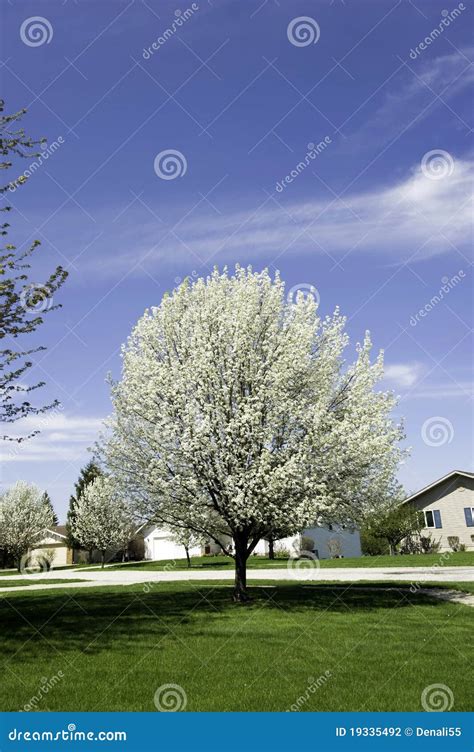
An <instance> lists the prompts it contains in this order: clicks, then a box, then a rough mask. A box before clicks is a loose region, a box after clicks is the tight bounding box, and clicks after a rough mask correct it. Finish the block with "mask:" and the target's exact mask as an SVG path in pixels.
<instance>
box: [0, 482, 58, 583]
mask: <svg viewBox="0 0 474 752" xmlns="http://www.w3.org/2000/svg"><path fill="white" fill-rule="evenodd" d="M53 516H54V512H53V510H52V507H51V506H49V505H47V504H45V502H44V496H43V492H42V491H40V489H39V488H37V486H35V485H33V484H32V483H26V482H25V481H22V480H19V481H17V483H15V485H14V486H12V487H11V488H9V489H8V490H7V491H5V492H4V493H3V494H2V495H1V496H0V548H2V549H4V550H5V551H7V552H8V553H9V554H10V556H11V557H12V558H13V560H14V561H15V562H16V565H17V568H18V571H20V569H21V564H22V558H23V557H24V556H25V555H26V554H27V553H28V550H29V549H30V548H32V547H33V546H34V544H35V542H37V540H38V538H39V537H40V536H41V534H42V533H43V531H44V530H45V529H46V528H49V527H51V526H52V525H53Z"/></svg>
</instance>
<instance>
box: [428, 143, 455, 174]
mask: <svg viewBox="0 0 474 752" xmlns="http://www.w3.org/2000/svg"><path fill="white" fill-rule="evenodd" d="M421 171H422V173H423V175H424V176H425V178H428V179H429V180H443V179H444V178H449V177H450V176H451V175H452V174H453V172H454V159H453V158H452V156H451V154H450V153H449V151H445V150H444V149H432V150H431V151H427V152H426V154H424V155H423V158H422V160H421Z"/></svg>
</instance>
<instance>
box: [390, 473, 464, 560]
mask: <svg viewBox="0 0 474 752" xmlns="http://www.w3.org/2000/svg"><path fill="white" fill-rule="evenodd" d="M403 503H404V504H410V505H411V506H412V507H413V508H414V509H416V510H417V511H419V512H420V513H422V514H423V519H424V524H425V527H424V528H423V530H422V535H425V536H428V535H430V536H431V538H432V539H433V540H434V541H436V542H438V541H439V544H440V547H439V550H440V551H452V550H454V549H456V548H457V547H459V546H460V545H462V546H465V548H466V550H467V551H474V473H468V472H464V471H462V470H453V472H451V473H448V475H445V476H443V477H442V478H440V479H439V480H436V481H435V482H434V483H431V484H430V485H429V486H426V488H422V489H421V491H417V492H416V493H414V494H412V495H411V496H409V497H408V499H405V501H404V502H403Z"/></svg>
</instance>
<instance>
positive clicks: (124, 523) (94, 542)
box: [72, 476, 136, 567]
mask: <svg viewBox="0 0 474 752" xmlns="http://www.w3.org/2000/svg"><path fill="white" fill-rule="evenodd" d="M75 511H76V515H75V519H74V522H73V529H72V533H73V535H74V537H75V538H76V539H77V540H78V541H79V543H80V544H81V545H82V546H84V548H86V549H87V550H89V551H92V550H93V549H97V550H98V551H100V554H101V563H102V567H103V566H104V563H105V554H106V552H107V551H108V550H109V549H113V550H115V551H121V550H122V549H124V548H125V547H126V546H127V544H128V543H129V541H130V540H131V538H132V537H133V535H134V533H135V530H136V525H135V522H134V518H133V515H132V513H131V511H130V509H129V506H128V505H127V503H126V502H125V501H124V500H123V498H122V497H121V496H120V494H119V493H118V491H117V488H116V486H115V484H114V481H113V479H112V478H110V477H107V476H99V477H97V478H95V480H93V481H92V482H91V483H89V484H88V485H87V486H85V488H84V492H83V494H82V496H81V497H80V498H79V500H78V502H77V504H76V509H75Z"/></svg>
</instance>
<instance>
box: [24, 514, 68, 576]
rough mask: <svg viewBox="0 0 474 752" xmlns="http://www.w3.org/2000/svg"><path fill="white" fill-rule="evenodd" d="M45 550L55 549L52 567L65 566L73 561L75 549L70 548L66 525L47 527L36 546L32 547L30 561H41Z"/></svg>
mask: <svg viewBox="0 0 474 752" xmlns="http://www.w3.org/2000/svg"><path fill="white" fill-rule="evenodd" d="M45 551H54V558H53V560H52V564H51V565H52V567H53V568H54V567H64V566H66V565H67V564H72V563H73V550H72V548H69V546H68V544H67V537H66V525H55V526H54V527H52V528H47V529H46V530H45V531H44V532H43V533H42V537H41V538H40V539H39V541H38V543H37V544H36V546H35V548H33V549H31V551H30V552H29V553H30V562H31V564H36V563H38V562H39V561H41V558H42V554H44V552H45Z"/></svg>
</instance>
